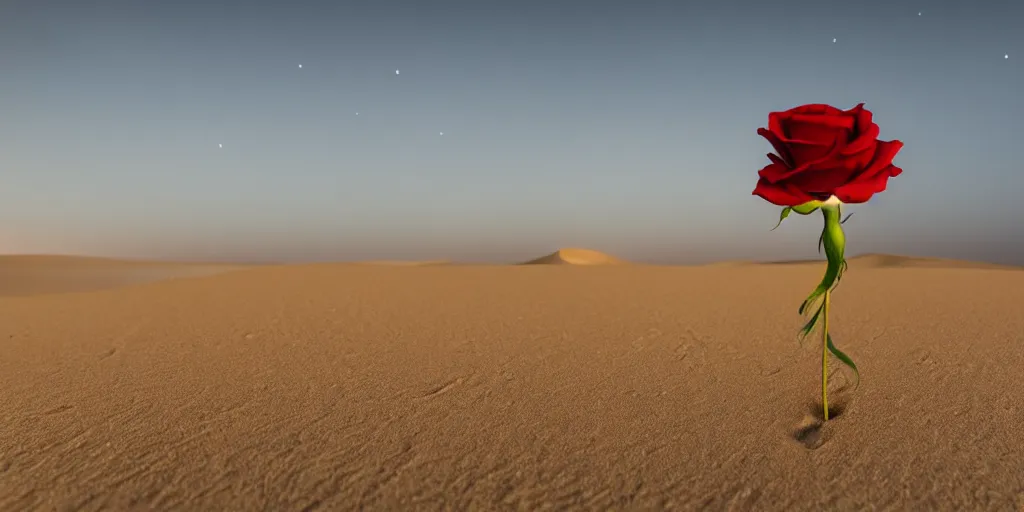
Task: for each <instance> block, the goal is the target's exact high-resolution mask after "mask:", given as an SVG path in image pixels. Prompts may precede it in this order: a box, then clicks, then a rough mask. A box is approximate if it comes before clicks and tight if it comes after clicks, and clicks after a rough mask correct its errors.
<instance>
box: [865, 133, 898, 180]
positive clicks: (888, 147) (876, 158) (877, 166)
mask: <svg viewBox="0 0 1024 512" xmlns="http://www.w3.org/2000/svg"><path fill="white" fill-rule="evenodd" d="M900 149H903V143H902V142H900V141H898V140H890V141H885V140H880V141H878V145H876V146H875V154H874V155H873V156H872V158H871V163H870V164H868V165H867V167H865V168H864V170H863V171H861V172H859V173H857V175H858V179H860V178H872V177H874V176H875V175H877V174H879V173H880V172H881V171H884V170H886V169H887V168H889V167H890V166H891V165H892V159H893V158H895V157H896V153H899V152H900Z"/></svg>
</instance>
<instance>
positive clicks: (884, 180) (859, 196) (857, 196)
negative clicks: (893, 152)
mask: <svg viewBox="0 0 1024 512" xmlns="http://www.w3.org/2000/svg"><path fill="white" fill-rule="evenodd" d="M883 171H884V172H880V173H878V174H876V175H875V176H873V177H870V178H868V179H864V180H858V181H855V182H853V183H847V184H846V185H843V186H841V187H839V188H837V189H836V191H835V196H836V197H838V198H839V200H840V201H842V202H844V203H866V202H868V200H869V199H871V196H873V195H875V194H877V193H878V192H882V191H884V190H885V188H886V185H887V184H888V183H889V178H891V177H893V176H899V175H900V173H902V172H903V169H900V168H899V167H896V166H895V165H890V166H888V167H887V168H885V169H883Z"/></svg>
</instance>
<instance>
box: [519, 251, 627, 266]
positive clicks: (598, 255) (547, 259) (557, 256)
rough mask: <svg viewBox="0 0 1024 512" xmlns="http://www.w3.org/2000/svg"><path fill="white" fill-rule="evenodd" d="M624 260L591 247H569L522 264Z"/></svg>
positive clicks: (596, 263) (616, 263) (599, 263)
mask: <svg viewBox="0 0 1024 512" xmlns="http://www.w3.org/2000/svg"><path fill="white" fill-rule="evenodd" d="M625 263H626V262H625V261H623V260H620V259H618V258H616V257H614V256H611V255H609V254H605V253H603V252H601V251H595V250H593V249H580V248H574V247H569V248H565V249H559V250H557V251H555V252H553V253H551V254H548V255H547V256H541V257H540V258H537V259H534V260H530V261H527V262H526V263H523V264H524V265H622V264H625Z"/></svg>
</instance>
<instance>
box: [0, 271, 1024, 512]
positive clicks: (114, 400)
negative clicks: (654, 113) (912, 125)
mask: <svg viewBox="0 0 1024 512" xmlns="http://www.w3.org/2000/svg"><path fill="white" fill-rule="evenodd" d="M591 256H592V255H591ZM556 259H557V258H556ZM561 259H569V258H561ZM599 259H600V258H599ZM42 263H46V262H42V261H41V260H33V259H32V258H29V259H28V260H26V259H21V260H18V259H17V258H15V259H3V260H0V276H3V279H2V280H0V295H5V296H4V297H0V340H3V350H2V354H3V356H2V357H0V408H2V411H3V414H4V417H3V422H2V423H0V510H139V509H158V510H281V511H284V510H295V511H299V510H356V509H365V510H388V511H395V510H553V509H557V510H562V509H585V510H608V509H614V510H650V509H674V510H787V511H793V510H864V509H875V510H1020V509H1021V507H1024V381H1022V378H1021V376H1022V370H1021V368H1024V272H1022V271H1020V270H1019V269H995V268H965V267H969V266H970V265H964V264H958V263H956V262H947V263H948V264H941V263H935V261H934V260H929V263H927V264H921V263H920V262H919V261H916V260H913V259H908V258H903V259H901V258H891V257H874V256H872V257H867V258H860V259H852V260H851V262H850V269H849V272H848V273H847V274H846V277H844V279H843V281H842V283H841V284H840V286H839V288H838V289H837V291H836V293H835V295H834V309H833V316H832V329H833V333H834V336H835V340H836V343H837V344H838V345H839V346H840V347H841V348H842V349H844V350H845V351H846V352H847V353H848V354H850V355H851V356H852V357H853V358H854V359H855V360H856V362H857V363H858V365H859V366H860V368H861V382H860V386H859V387H857V388H856V389H852V387H851V386H849V385H845V384H844V382H845V381H846V380H845V379H844V378H842V377H841V375H845V373H843V370H842V369H840V368H839V367H838V365H837V366H836V368H837V369H836V372H837V373H836V376H835V377H834V378H833V379H832V380H833V382H834V383H835V385H836V389H834V390H833V391H832V396H831V400H832V401H833V403H834V404H835V405H836V406H837V407H836V410H835V412H834V415H835V414H838V416H835V417H834V418H833V419H831V420H830V421H828V422H827V423H825V424H824V425H821V422H820V421H819V420H818V419H817V418H816V415H818V414H820V413H819V412H818V407H816V400H818V397H819V386H820V352H819V350H818V348H819V345H818V341H817V340H816V339H808V340H805V341H804V343H803V344H802V345H801V343H800V342H799V341H798V339H797V336H796V333H797V330H798V328H799V327H800V326H801V325H802V323H803V319H802V318H801V317H800V316H799V315H798V314H797V313H796V310H797V307H798V305H799V303H800V301H801V300H803V298H804V297H805V295H806V294H807V293H808V292H809V291H810V289H811V288H812V287H813V286H814V285H815V284H816V282H817V280H818V279H819V278H820V276H821V272H822V263H820V262H818V263H802V264H789V265H779V264H733V265H718V266H716V265H709V266H694V267H657V266H644V265H630V264H617V265H586V266H580V265H571V264H570V265H564V264H563V265H507V266H487V265H392V264H389V265H356V264H317V265H294V266H266V267H255V268H252V267H249V268H243V269H239V268H235V267H224V268H216V269H215V268H213V267H216V266H205V267H203V271H204V272H199V271H198V270H196V268H197V267H194V266H193V267H190V270H189V269H186V268H185V267H184V266H178V267H175V266H174V265H173V264H163V265H164V266H163V267H161V268H160V271H159V272H157V271H156V270H153V269H152V268H149V270H146V271H141V270H139V267H138V265H139V264H138V263H117V262H115V261H109V260H107V261H104V262H102V264H99V266H98V267H95V268H93V269H92V270H94V271H95V272H92V273H90V271H89V270H88V269H84V270H83V268H84V267H85V266H88V265H90V264H98V263H97V262H95V261H92V262H91V263H90V262H89V261H84V260H82V261H76V260H74V259H65V260H64V261H63V263H60V264H58V263H55V262H54V261H53V260H51V261H50V262H49V265H50V267H49V270H39V268H40V265H42ZM32 265H35V266H36V267H35V268H36V270H34V271H33V272H35V273H30V272H27V270H26V269H27V268H29V267H31V266H32ZM62 265H63V266H62ZM44 266H45V265H44ZM62 269H63V270H62ZM72 270H73V271H72ZM189 272H193V273H189ZM140 274H144V277H145V279H142V278H140V277H139V275H140ZM200 274H201V275H200ZM129 276H130V277H131V278H130V279H129ZM156 277H159V278H160V279H155V278H156ZM143 281H145V282H143ZM83 283H86V284H83ZM844 388H845V389H844Z"/></svg>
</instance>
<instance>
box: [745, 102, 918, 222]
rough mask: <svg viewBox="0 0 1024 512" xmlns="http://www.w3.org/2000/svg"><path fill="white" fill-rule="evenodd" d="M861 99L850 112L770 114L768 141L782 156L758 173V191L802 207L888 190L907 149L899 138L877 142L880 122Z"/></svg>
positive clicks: (816, 108) (815, 107) (817, 108)
mask: <svg viewBox="0 0 1024 512" xmlns="http://www.w3.org/2000/svg"><path fill="white" fill-rule="evenodd" d="M871 118H872V115H871V112H870V111H869V110H867V109H865V108H864V104H863V103H861V104H860V105H857V106H856V107H853V108H852V109H850V110H839V109H838V108H835V107H832V106H829V105H819V104H812V105H803V106H800V107H796V108H792V109H790V110H787V111H785V112H772V113H771V114H768V128H767V129H765V128H759V129H758V130H757V133H758V135H760V136H762V137H764V138H766V139H768V142H770V143H771V144H772V146H773V147H774V148H775V152H776V153H777V154H771V153H769V154H768V158H769V159H770V160H771V161H772V163H771V164H769V165H768V166H767V167H765V168H764V169H761V170H760V171H758V173H757V174H758V176H759V177H760V179H759V180H758V182H757V186H756V187H755V188H754V192H753V193H754V195H758V196H761V197H762V198H764V199H766V200H768V201H769V202H771V203H774V204H777V205H779V206H797V205H801V204H804V203H807V202H809V201H826V200H829V199H831V198H833V196H834V199H833V200H838V201H841V202H843V203H864V202H867V201H868V199H870V198H871V196H872V195H874V194H875V193H877V192H881V191H883V190H885V187H886V185H887V183H888V181H889V178H891V177H893V176H899V174H900V173H901V172H903V170H902V169H900V168H899V167H896V166H895V165H893V164H892V160H893V157H895V156H896V153H898V152H899V150H900V148H902V147H903V143H902V142H900V141H898V140H893V141H883V140H878V125H877V124H875V123H874V122H873V121H872V119H871Z"/></svg>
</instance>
